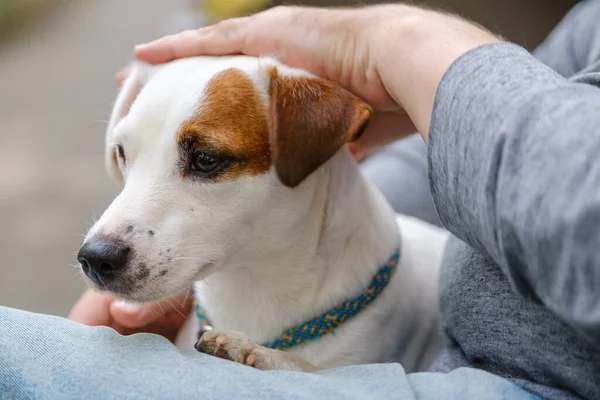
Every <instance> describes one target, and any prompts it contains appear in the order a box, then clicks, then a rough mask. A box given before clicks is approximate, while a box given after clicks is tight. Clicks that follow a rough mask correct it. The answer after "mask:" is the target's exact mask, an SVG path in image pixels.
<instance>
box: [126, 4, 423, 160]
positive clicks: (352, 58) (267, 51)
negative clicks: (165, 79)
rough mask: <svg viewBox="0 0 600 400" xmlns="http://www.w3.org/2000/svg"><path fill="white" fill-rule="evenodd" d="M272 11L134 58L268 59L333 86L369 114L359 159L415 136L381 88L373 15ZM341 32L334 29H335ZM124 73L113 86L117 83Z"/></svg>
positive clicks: (154, 46) (165, 41) (189, 34)
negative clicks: (347, 93) (355, 97)
mask: <svg viewBox="0 0 600 400" xmlns="http://www.w3.org/2000/svg"><path fill="white" fill-rule="evenodd" d="M375 11H376V10H374V9H371V8H365V9H359V10H324V9H316V8H296V7H276V8H272V9H270V10H268V11H265V12H262V13H258V14H255V15H253V16H251V17H246V18H239V19H231V20H226V21H224V22H221V23H219V24H217V25H214V26H210V27H206V28H201V29H198V30H194V31H186V32H183V33H181V34H178V35H174V36H168V37H165V38H162V39H159V40H158V41H155V42H153V43H151V44H148V45H141V46H138V47H137V48H136V51H135V52H136V56H137V57H138V58H139V59H141V60H143V61H146V62H149V63H153V64H157V63H163V62H168V61H171V60H174V59H177V58H182V57H188V56H195V55H224V54H248V55H253V56H260V55H274V56H275V57H277V58H278V59H279V60H281V61H282V62H283V63H285V64H287V65H290V66H293V67H298V68H303V69H306V70H308V71H310V72H311V73H313V74H315V75H318V76H320V77H322V78H325V79H328V80H331V81H334V82H336V83H338V84H340V85H341V86H343V87H345V88H347V89H349V90H350V91H352V92H353V93H355V94H357V95H358V96H359V97H361V98H363V99H364V100H365V101H367V102H368V103H369V104H370V105H371V106H372V107H373V108H374V109H375V113H374V115H373V117H372V120H371V123H370V124H369V127H368V128H367V131H366V132H365V134H364V135H363V136H362V137H361V139H360V140H359V141H358V142H356V143H352V144H350V149H351V151H352V152H353V153H354V154H355V155H356V156H357V157H358V158H361V157H362V156H363V155H364V154H365V153H366V152H368V151H371V150H374V149H376V148H378V147H381V146H383V145H385V144H388V143H389V142H391V141H394V140H396V139H398V138H400V137H403V136H406V135H408V134H411V133H414V132H415V131H416V129H415V127H414V125H413V124H412V122H411V121H410V118H408V116H407V115H406V113H405V112H403V110H402V108H401V107H399V106H398V104H397V103H396V102H395V101H394V100H392V99H391V98H390V96H389V95H388V93H387V92H386V89H385V88H384V86H383V83H382V82H381V80H380V78H379V76H378V73H377V65H376V63H375V60H374V54H373V51H372V50H373V49H371V48H370V47H369V45H370V43H371V39H370V37H371V36H373V35H375V31H376V27H377V24H378V19H379V16H378V14H379V12H375ZM344 25H345V26H346V29H340V26H344ZM126 76H127V70H124V71H121V72H120V73H119V75H118V77H117V80H118V81H120V82H122V81H123V79H124V78H125V77H126Z"/></svg>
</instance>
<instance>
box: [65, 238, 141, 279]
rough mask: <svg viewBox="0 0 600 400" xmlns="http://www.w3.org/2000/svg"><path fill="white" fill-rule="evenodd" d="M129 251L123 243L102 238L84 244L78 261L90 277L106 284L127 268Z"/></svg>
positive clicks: (78, 255)
mask: <svg viewBox="0 0 600 400" xmlns="http://www.w3.org/2000/svg"><path fill="white" fill-rule="evenodd" d="M128 253H129V248H128V247H127V246H125V245H124V244H123V243H120V242H118V241H115V240H111V239H108V238H102V239H96V240H92V241H90V242H88V243H86V244H84V245H83V247H82V248H81V249H80V250H79V254H77V261H79V263H80V264H81V268H82V269H83V272H85V274H86V275H87V276H88V278H90V279H91V280H93V281H94V282H95V283H97V284H98V285H100V286H104V285H106V284H107V283H108V282H109V281H110V280H112V279H113V278H114V277H115V275H116V274H117V272H119V271H120V270H122V269H123V268H125V264H126V263H127V254H128Z"/></svg>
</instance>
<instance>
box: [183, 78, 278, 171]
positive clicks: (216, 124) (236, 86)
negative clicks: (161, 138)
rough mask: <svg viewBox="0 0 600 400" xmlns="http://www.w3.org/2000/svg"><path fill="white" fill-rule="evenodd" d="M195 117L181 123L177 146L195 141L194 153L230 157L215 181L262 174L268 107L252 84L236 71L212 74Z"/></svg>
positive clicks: (268, 162) (268, 157) (266, 152)
mask: <svg viewBox="0 0 600 400" xmlns="http://www.w3.org/2000/svg"><path fill="white" fill-rule="evenodd" d="M204 94H205V97H204V98H203V99H202V102H201V105H200V107H199V109H198V112H197V113H196V115H195V116H194V117H193V118H191V119H190V120H188V121H186V122H185V123H184V124H182V126H181V128H180V130H179V132H178V134H177V140H178V143H182V142H184V141H185V140H189V139H190V138H194V139H195V143H196V147H197V150H199V151H202V150H205V151H214V152H216V153H218V154H225V155H228V156H231V157H233V158H234V159H235V160H236V161H235V162H234V163H232V164H231V165H230V166H229V167H228V168H227V169H226V170H225V171H224V173H223V174H221V175H220V176H219V177H218V180H224V179H227V180H229V179H235V178H237V177H240V176H242V175H257V174H262V173H265V172H267V171H268V170H269V168H270V167H271V152H270V148H269V131H268V125H267V107H266V105H265V103H264V101H263V100H262V99H261V98H260V94H259V93H258V91H257V89H256V87H255V86H254V83H253V82H252V81H251V80H250V78H248V77H247V76H246V75H245V74H244V73H243V72H241V71H240V70H238V69H234V68H231V69H228V70H225V71H223V72H221V73H219V74H218V75H215V76H214V77H213V78H212V79H211V80H210V82H209V83H208V84H207V86H206V89H205V91H204Z"/></svg>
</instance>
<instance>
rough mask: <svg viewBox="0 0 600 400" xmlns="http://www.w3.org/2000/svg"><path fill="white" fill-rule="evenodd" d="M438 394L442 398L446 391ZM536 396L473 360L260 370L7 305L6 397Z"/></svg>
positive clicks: (0, 393)
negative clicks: (408, 369) (425, 367)
mask: <svg viewBox="0 0 600 400" xmlns="http://www.w3.org/2000/svg"><path fill="white" fill-rule="evenodd" d="M440 396H441V397H440ZM442 397H443V398H445V399H452V398H457V399H466V398H477V399H479V398H486V399H522V398H523V399H531V398H536V397H535V396H533V395H531V394H529V393H527V392H524V391H523V390H521V389H520V388H518V387H517V386H514V385H513V384H511V383H510V382H508V381H505V380H503V379H501V378H499V377H496V376H494V375H491V374H489V373H486V372H483V371H478V370H475V369H469V368H462V369H459V370H456V371H453V372H452V373H449V374H439V373H418V374H410V375H407V374H405V373H404V370H403V369H402V367H401V366H400V365H399V364H396V363H389V364H380V365H365V366H353V367H345V368H337V369H331V370H325V371H320V372H318V373H298V372H289V371H269V372H263V371H258V370H255V369H253V368H250V367H246V366H243V365H240V364H236V363H233V362H230V361H226V360H220V359H217V358H213V357H210V356H206V355H204V354H200V353H195V352H193V351H192V352H188V351H185V352H181V351H179V350H178V349H177V348H176V347H175V346H173V345H172V344H171V343H170V342H168V341H167V340H166V339H163V338H162V337H160V336H157V335H151V334H137V335H132V336H120V335H119V334H117V333H116V332H115V331H113V330H112V329H110V328H105V327H88V326H84V325H81V324H77V323H75V322H72V321H69V320H67V319H64V318H59V317H54V316H48V315H41V314H33V313H29V312H25V311H19V310H15V309H10V308H5V307H0V398H2V399H5V398H6V399H81V398H85V399H95V398H97V399H111V398H115V399H143V398H162V399H182V398H196V399H211V398H214V399H234V398H240V399H266V398H294V399H317V398H318V399H364V398H368V399H394V398H397V399H417V398H418V399H436V400H437V399H439V398H442Z"/></svg>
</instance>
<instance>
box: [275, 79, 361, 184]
mask: <svg viewBox="0 0 600 400" xmlns="http://www.w3.org/2000/svg"><path fill="white" fill-rule="evenodd" d="M270 78H271V84H270V100H271V101H270V104H271V110H270V143H271V154H272V159H273V165H274V167H275V171H276V173H277V176H278V177H279V179H280V180H281V182H282V183H283V184H284V185H286V186H288V187H295V186H297V185H298V184H300V183H301V182H302V181H303V180H304V179H306V178H307V177H308V176H309V175H310V174H311V173H313V172H314V171H315V170H316V169H317V168H319V166H321V165H322V164H323V163H324V162H325V161H327V160H328V159H329V158H331V156H333V155H334V154H335V153H336V152H337V151H338V150H339V149H340V147H342V146H343V145H344V144H346V143H348V142H352V141H355V140H357V139H358V138H359V137H360V135H361V134H362V133H363V131H364V129H365V127H366V125H367V123H368V122H369V119H370V117H371V108H370V107H369V106H368V105H367V104H366V103H365V102H364V101H362V100H361V99H359V98H358V97H356V96H354V95H353V94H351V93H350V92H348V91H346V90H345V89H343V88H341V87H339V86H337V85H335V84H333V83H331V82H328V81H325V80H323V79H319V78H313V77H303V76H279V75H278V74H277V69H276V68H275V67H273V68H272V70H271V71H270Z"/></svg>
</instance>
